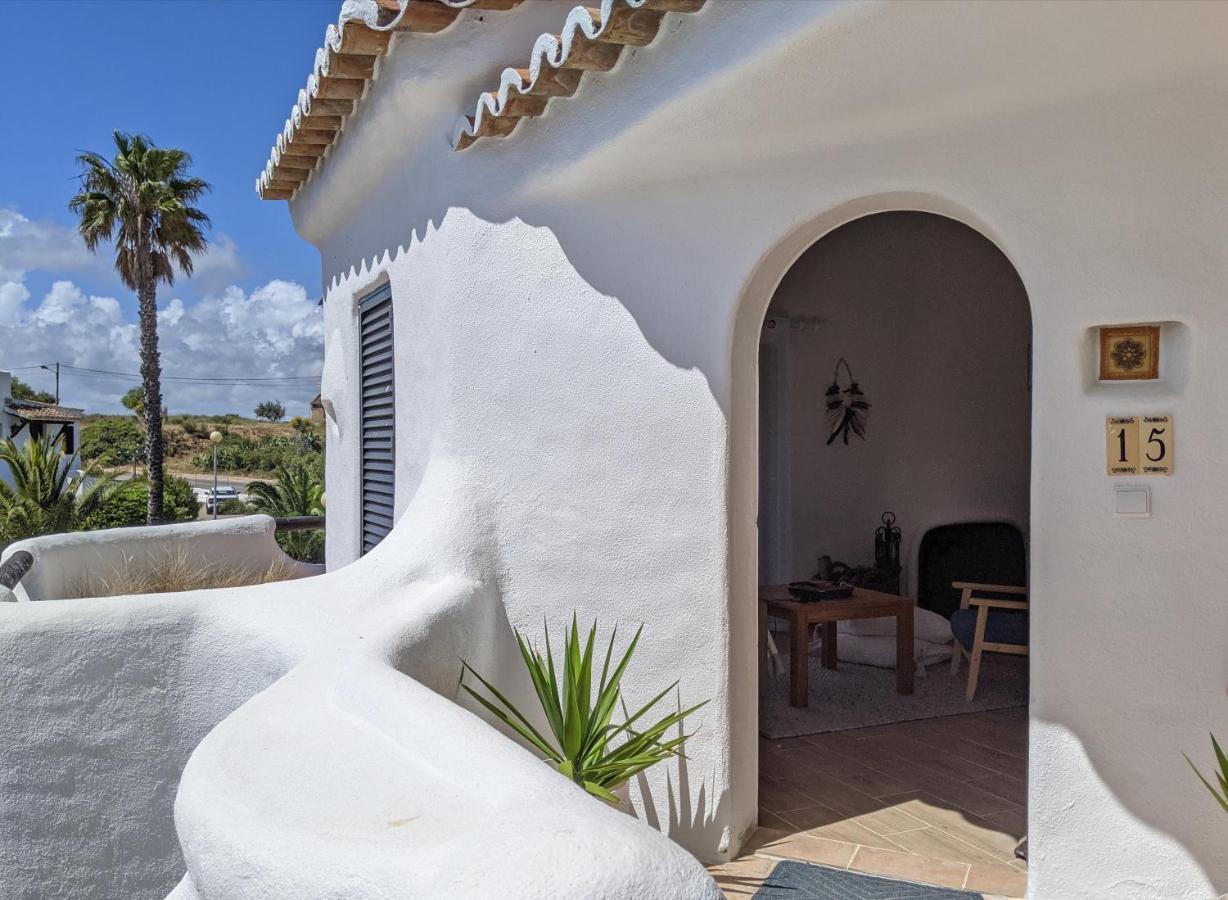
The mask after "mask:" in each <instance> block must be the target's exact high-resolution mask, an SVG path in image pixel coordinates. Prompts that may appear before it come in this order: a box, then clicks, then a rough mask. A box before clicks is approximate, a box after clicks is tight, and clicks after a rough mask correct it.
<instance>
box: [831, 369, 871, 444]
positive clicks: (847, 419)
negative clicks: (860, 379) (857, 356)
mask: <svg viewBox="0 0 1228 900" xmlns="http://www.w3.org/2000/svg"><path fill="white" fill-rule="evenodd" d="M841 366H844V372H845V374H846V375H847V376H848V384H847V385H846V386H845V387H841V386H840V367H841ZM869 415H870V401H868V400H866V395H865V394H863V393H862V392H861V386H860V385H859V384H857V380H856V379H855V378H853V370H852V369H850V368H849V364H848V361H847V360H846V359H845V358H844V357H843V356H842V357H840V359H838V360H837V361H836V371H835V374H834V375H833V376H832V382H831V387H829V388H828V389H827V424H828V426H829V427H830V428H831V435H830V436H829V437H828V438H827V443H828V445H830V444H832V443H833V442H834V441H835V440H836V438H843V439H844V443H846V444H847V443H848V442H849V432H852V433H853V434H855V435H857V436H858V437H859V438H861V439H862V440H863V441H864V440H865V438H866V419H867V418H869Z"/></svg>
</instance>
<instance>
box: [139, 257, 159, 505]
mask: <svg viewBox="0 0 1228 900" xmlns="http://www.w3.org/2000/svg"><path fill="white" fill-rule="evenodd" d="M142 250H143V252H142V254H141V255H142V257H143V259H142V260H141V262H140V267H141V288H140V290H139V291H138V292H137V298H138V300H139V301H140V312H139V316H138V319H139V322H140V332H141V382H142V383H143V385H144V388H145V470H146V471H147V472H148V473H149V503H148V505H147V506H146V507H145V521H146V522H148V523H149V524H150V525H157V524H158V523H160V522H161V521H162V485H163V473H162V362H161V359H160V358H159V356H158V294H157V288H156V287H155V281H154V271H153V261H152V260H151V259H150V258H149V252H148V250H146V249H145V248H142Z"/></svg>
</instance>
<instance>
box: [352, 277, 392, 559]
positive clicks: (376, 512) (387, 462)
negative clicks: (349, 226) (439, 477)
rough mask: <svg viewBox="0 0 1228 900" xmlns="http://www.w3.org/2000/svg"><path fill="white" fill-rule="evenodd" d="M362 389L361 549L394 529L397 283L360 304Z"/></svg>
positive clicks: (386, 286)
mask: <svg viewBox="0 0 1228 900" xmlns="http://www.w3.org/2000/svg"><path fill="white" fill-rule="evenodd" d="M358 328H359V334H360V338H359V357H360V359H359V368H360V386H359V395H360V398H361V404H362V436H361V439H360V440H361V445H362V552H363V553H366V552H367V551H368V550H370V549H371V548H372V547H374V546H375V545H376V544H378V543H379V542H380V541H382V540H383V539H384V536H385V535H386V534H388V532H389V531H391V530H392V504H393V497H394V496H395V494H394V492H393V486H394V484H395V478H394V476H395V468H396V441H395V433H394V427H393V423H394V420H395V416H396V407H395V405H394V403H393V399H394V394H393V375H392V373H393V357H392V288H391V287H390V286H388V285H384V286H383V287H382V288H379V289H378V290H376V291H374V292H373V293H371V294H370V295H368V296H367V297H364V298H363V300H362V302H361V303H360V304H359V307H358Z"/></svg>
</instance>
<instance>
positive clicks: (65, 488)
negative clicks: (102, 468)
mask: <svg viewBox="0 0 1228 900" xmlns="http://www.w3.org/2000/svg"><path fill="white" fill-rule="evenodd" d="M0 462H4V463H6V464H7V465H8V467H9V472H10V477H11V479H12V484H11V485H9V484H6V483H5V482H3V481H0V540H2V541H4V542H5V543H8V542H10V541H17V540H21V539H22V538H28V537H34V536H35V535H40V534H56V533H59V532H63V531H77V530H79V529H80V528H82V527H84V526H85V524H86V522H87V520H88V519H89V517H90V516H91V515H92V514H93V513H95V512H97V511H98V510H99V509H101V508H102V507H103V506H105V505H106V504H107V503H108V502H109V501H110V499H111V498H112V497H113V496H114V494H115V491H116V489H117V488H119V487H120V485H119V483H118V482H116V481H115V479H114V478H113V477H112V476H111V475H107V474H105V473H102V472H99V471H96V470H94V469H85V470H82V471H81V472H79V473H78V474H75V475H74V474H71V473H72V470H73V468H74V463H75V462H76V457H75V456H74V457H71V458H66V457H65V456H64V454H63V453H61V452H60V449H59V448H58V447H57V446H56V445H55V443H54V442H52V441H48V440H46V439H45V438H41V437H39V438H34V439H32V440H30V441H27V442H26V443H25V444H23V445H22V446H20V447H18V446H17V445H16V444H14V443H13V442H12V441H11V440H4V441H0Z"/></svg>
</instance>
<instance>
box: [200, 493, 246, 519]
mask: <svg viewBox="0 0 1228 900" xmlns="http://www.w3.org/2000/svg"><path fill="white" fill-rule="evenodd" d="M242 499H243V498H242V497H241V496H240V495H239V489H238V488H233V487H219V488H218V489H217V490H216V491H215V490H214V489H213V488H209V489H208V490H207V491H205V512H206V513H208V514H210V515H212V514H213V506H214V504H215V503H216V504H219V505H220V504H222V503H225V502H226V501H227V500H242Z"/></svg>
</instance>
